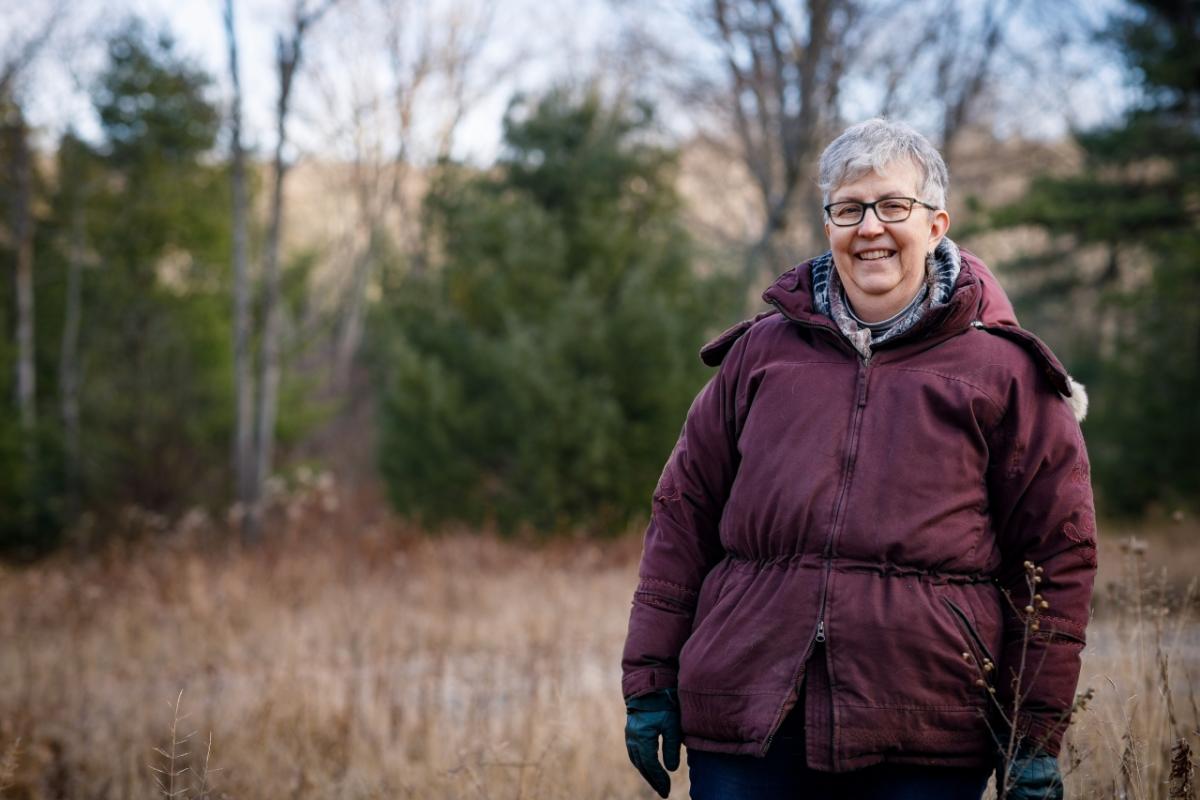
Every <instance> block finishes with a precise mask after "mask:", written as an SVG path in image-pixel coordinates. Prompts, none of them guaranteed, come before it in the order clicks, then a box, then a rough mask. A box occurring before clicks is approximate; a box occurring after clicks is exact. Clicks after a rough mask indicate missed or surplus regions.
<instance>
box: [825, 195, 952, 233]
mask: <svg viewBox="0 0 1200 800" xmlns="http://www.w3.org/2000/svg"><path fill="white" fill-rule="evenodd" d="M886 200H908V201H910V202H911V203H912V205H910V206H909V207H908V214H906V215H905V216H904V218H903V219H891V220H888V219H883V218H882V217H880V216H879V212H878V211H876V210H875V204H876V203H882V202H884V201H886ZM846 203H855V204H857V205H860V206H862V216H861V217H859V218H858V219H856V220H855V221H854V222H834V221H833V215H832V214H831V213H829V209H831V208H833V207H834V206H840V205H845V204H846ZM916 206H925V208H928V209H929V210H930V211H940V209H939V208H938V207H937V206H931V205H930V204H929V203H926V202H925V201H924V200H918V199H917V198H915V197H881V198H879V199H878V200H874V201H872V202H870V203H864V202H862V201H860V200H841V201H839V202H837V203H829V204H828V205H826V206H824V209H825V218H826V219H828V220H829V224H831V225H835V226H837V227H839V228H853V227H854V226H855V225H862V221H863V220H864V219H866V218H867V211H870V212H871V213H872V214H874V215H875V219H877V220H879V221H880V222H881V223H883V224H884V225H887V224H889V223H900V222H908V219H909V217H911V216H912V212H913V208H914V207H916Z"/></svg>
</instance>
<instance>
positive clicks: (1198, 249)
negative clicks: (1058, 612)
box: [993, 0, 1200, 514]
mask: <svg viewBox="0 0 1200 800" xmlns="http://www.w3.org/2000/svg"><path fill="white" fill-rule="evenodd" d="M1134 6H1135V8H1134V11H1133V13H1132V14H1131V15H1130V16H1127V17H1123V18H1120V19H1116V20H1114V22H1113V24H1112V26H1111V29H1110V34H1109V35H1110V38H1111V41H1112V42H1113V44H1114V45H1115V46H1117V47H1120V48H1122V50H1123V52H1124V53H1125V55H1126V58H1127V59H1128V62H1129V67H1130V69H1131V71H1132V73H1133V75H1134V76H1135V78H1136V80H1137V81H1138V83H1139V85H1140V89H1141V101H1140V103H1139V104H1138V106H1137V107H1136V108H1134V109H1133V110H1132V111H1131V112H1130V113H1129V114H1128V115H1127V117H1126V118H1125V119H1124V120H1123V121H1122V122H1121V124H1119V125H1116V126H1113V127H1110V128H1106V129H1102V130H1097V131H1092V132H1089V133H1087V134H1081V135H1080V136H1079V137H1078V139H1079V143H1080V145H1081V147H1082V148H1083V152H1084V155H1085V164H1084V168H1083V170H1082V171H1081V172H1080V173H1079V174H1077V175H1074V176H1071V177H1069V178H1041V179H1039V180H1037V181H1035V182H1034V184H1033V185H1032V187H1031V189H1030V190H1029V192H1028V194H1027V195H1026V197H1025V198H1023V199H1022V200H1021V201H1020V202H1019V203H1017V204H1014V205H1012V206H1009V207H1006V208H1003V209H999V210H997V211H995V212H994V213H993V221H994V223H995V224H996V225H998V226H1014V225H1031V226H1037V227H1041V228H1044V229H1046V230H1047V231H1049V232H1050V233H1051V234H1053V235H1054V244H1053V245H1052V247H1051V249H1050V250H1049V251H1048V252H1047V253H1044V254H1042V255H1041V256H1040V257H1035V258H1029V259H1026V260H1025V261H1023V262H1019V263H1015V264H1010V265H1007V266H1008V267H1009V268H1010V269H1016V270H1020V271H1023V272H1025V273H1026V274H1027V276H1028V277H1030V278H1032V279H1033V281H1032V283H1031V287H1032V290H1031V291H1028V292H1026V293H1025V295H1024V296H1022V297H1018V298H1017V301H1018V310H1019V311H1020V312H1021V314H1022V316H1032V317H1035V318H1038V319H1041V320H1043V321H1044V322H1045V323H1046V324H1049V325H1054V324H1055V323H1058V324H1059V325H1060V327H1061V328H1065V329H1066V330H1067V331H1069V333H1067V334H1066V335H1064V336H1062V337H1061V338H1062V342H1061V344H1062V345H1064V348H1063V349H1064V350H1065V351H1067V352H1068V353H1069V355H1070V358H1069V359H1068V360H1069V361H1070V362H1073V364H1074V365H1075V367H1076V370H1077V373H1078V375H1079V377H1080V378H1082V379H1084V380H1085V381H1087V382H1089V388H1090V391H1091V397H1092V407H1091V416H1090V418H1089V421H1088V422H1087V423H1086V426H1087V431H1088V440H1089V443H1090V447H1091V451H1092V459H1093V463H1094V467H1095V469H1094V473H1095V479H1096V484H1097V486H1098V488H1099V489H1100V499H1101V501H1102V502H1103V503H1104V505H1105V507H1106V508H1107V510H1108V511H1110V512H1112V513H1122V514H1133V513H1139V512H1143V511H1145V510H1146V509H1147V508H1149V507H1151V506H1154V505H1157V506H1160V507H1176V506H1177V505H1186V504H1191V505H1193V506H1194V505H1195V503H1196V502H1197V497H1198V494H1197V492H1198V490H1200V461H1198V460H1197V459H1196V453H1197V452H1198V451H1200V425H1198V424H1197V421H1196V407H1197V398H1200V226H1198V224H1197V223H1198V222H1200V48H1197V47H1196V43H1197V42H1198V41H1200V2H1196V0H1140V2H1137V3H1135V4H1134ZM1088 260H1091V261H1093V262H1095V261H1097V260H1098V261H1099V268H1096V267H1095V265H1093V268H1092V269H1090V270H1089V269H1086V268H1085V267H1084V264H1085V263H1086V262H1087V261H1088Z"/></svg>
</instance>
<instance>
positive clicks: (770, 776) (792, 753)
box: [687, 707, 991, 800]
mask: <svg viewBox="0 0 1200 800" xmlns="http://www.w3.org/2000/svg"><path fill="white" fill-rule="evenodd" d="M801 708H802V707H801ZM796 716H797V715H796V714H791V715H789V717H788V719H787V720H785V721H784V724H783V725H782V726H780V729H779V731H778V732H777V733H776V735H775V740H774V742H773V743H772V745H771V749H770V750H768V751H767V755H766V756H765V757H764V758H756V757H754V756H737V755H728V754H726V753H706V752H704V751H701V750H691V749H689V750H688V751H687V763H688V775H689V777H690V778H691V782H692V792H691V796H692V800H826V799H828V800H834V799H835V798H836V800H844V799H848V798H853V800H979V798H980V797H981V796H982V795H983V790H984V787H986V786H987V782H988V776H989V775H991V770H990V769H988V768H984V767H974V768H964V767H924V766H916V765H908V764H879V765H877V766H874V767H867V768H866V769H861V770H856V771H854V772H845V773H839V774H830V773H827V772H817V771H815V770H810V769H808V767H807V766H805V761H804V726H803V724H802V723H798V722H797V720H796V719H794V718H795V717H796ZM800 719H802V717H800Z"/></svg>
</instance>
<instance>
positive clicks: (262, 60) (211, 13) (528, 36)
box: [0, 0, 620, 163]
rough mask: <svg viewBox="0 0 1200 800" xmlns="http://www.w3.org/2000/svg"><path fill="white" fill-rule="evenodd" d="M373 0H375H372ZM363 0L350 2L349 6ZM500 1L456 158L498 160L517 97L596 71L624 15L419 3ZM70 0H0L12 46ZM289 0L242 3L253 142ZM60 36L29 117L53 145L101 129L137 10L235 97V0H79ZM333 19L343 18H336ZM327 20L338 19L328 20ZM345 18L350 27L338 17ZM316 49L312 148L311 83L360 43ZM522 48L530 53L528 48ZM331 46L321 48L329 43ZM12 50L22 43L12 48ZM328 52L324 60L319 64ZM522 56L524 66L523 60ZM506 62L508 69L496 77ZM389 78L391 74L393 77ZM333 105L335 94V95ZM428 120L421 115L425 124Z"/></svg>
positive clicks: (585, 1) (602, 9)
mask: <svg viewBox="0 0 1200 800" xmlns="http://www.w3.org/2000/svg"><path fill="white" fill-rule="evenodd" d="M368 2H369V0H368ZM356 3H357V4H359V5H364V3H362V0H349V2H347V0H342V6H341V8H339V11H343V10H345V9H347V8H350V7H352V6H353V5H355V4H356ZM489 3H490V4H491V6H492V7H493V13H492V17H491V25H490V31H491V33H490V35H489V37H488V40H487V41H488V44H487V47H486V48H485V49H484V52H483V53H482V55H481V62H480V67H479V72H480V76H479V78H478V80H479V82H480V83H481V86H480V88H479V91H478V93H479V97H478V98H477V100H476V101H475V102H474V103H473V104H472V106H471V108H470V111H469V113H468V114H467V116H466V117H464V119H463V120H462V121H461V123H460V125H459V126H458V127H457V129H456V136H455V145H454V149H453V155H455V156H457V157H459V158H465V159H469V160H473V161H477V162H480V163H487V162H489V161H491V160H492V159H493V158H494V156H495V154H496V151H497V149H498V147H499V143H500V137H501V125H500V122H501V118H502V116H503V113H504V110H505V108H506V106H507V103H508V101H509V98H510V97H511V96H512V95H513V93H514V92H517V91H521V90H524V91H536V90H538V89H539V88H542V87H545V86H546V85H549V84H550V83H552V82H554V81H556V80H561V79H562V78H564V77H569V76H572V75H578V76H581V75H585V74H587V72H588V70H589V69H590V68H591V65H593V64H594V63H595V60H596V58H597V57H598V54H599V53H601V52H603V51H604V50H605V48H607V47H610V46H612V44H613V42H614V40H615V39H616V37H617V34H618V29H619V24H620V20H619V18H618V14H617V13H616V12H615V11H614V10H613V8H612V6H610V4H609V3H608V2H606V0H575V2H573V3H571V4H563V3H544V2H537V0H416V4H417V5H419V6H420V8H419V11H418V12H417V13H433V12H434V11H436V10H437V8H436V7H438V6H441V7H442V8H443V10H444V9H447V8H449V7H450V6H451V5H453V4H457V5H459V6H463V5H466V6H471V7H484V6H486V5H488V4H489ZM60 5H63V4H62V3H60V2H59V1H58V0H32V2H31V1H30V0H0V12H2V14H0V17H2V18H0V43H3V44H4V45H10V43H11V42H12V41H14V40H15V39H18V38H25V37H27V36H28V34H29V32H30V31H32V30H37V29H39V28H40V26H41V25H42V23H43V21H44V20H45V19H46V18H47V16H48V15H49V14H51V13H53V10H54V9H55V8H56V7H58V6H60ZM288 6H289V4H288V3H287V2H284V0H237V4H236V11H235V13H236V15H237V27H238V36H239V47H240V51H241V53H240V59H241V74H242V85H243V92H244V95H245V100H244V115H245V119H246V128H247V131H248V136H247V139H248V141H249V142H251V143H257V144H258V145H259V149H260V150H261V149H266V148H269V147H270V146H271V144H272V143H273V141H274V133H273V130H274V104H275V98H276V95H277V83H276V81H277V78H276V73H275V66H274V63H273V62H274V40H275V36H276V34H277V32H278V31H281V30H284V29H286V26H287V24H288V17H287V9H288ZM65 7H66V8H67V11H66V12H65V13H64V14H63V16H62V17H61V18H60V21H59V25H58V27H57V28H56V32H57V35H56V37H55V40H54V42H53V44H52V46H51V47H49V48H47V50H46V51H45V52H44V53H43V57H42V58H40V59H39V61H38V63H37V66H36V69H35V71H34V72H33V73H32V74H31V75H30V79H29V80H28V81H27V85H28V87H29V90H28V91H26V93H25V94H26V98H27V101H26V102H27V114H28V116H29V118H30V120H31V121H32V122H33V123H34V125H35V126H36V127H38V128H39V129H40V133H41V139H42V141H43V142H44V143H46V144H49V143H51V142H53V141H54V140H55V139H57V137H58V136H59V135H60V134H61V133H62V131H63V130H65V129H66V128H67V126H68V125H70V126H73V127H74V128H75V129H76V130H77V131H79V132H80V133H81V134H82V135H84V136H85V137H94V136H95V135H96V134H97V132H98V128H97V126H96V123H95V120H94V117H93V115H92V112H91V106H90V102H89V100H88V97H87V93H86V87H87V85H88V83H89V80H90V76H92V75H94V74H96V72H97V71H98V69H99V67H100V65H101V64H102V61H103V52H102V47H101V46H100V44H99V40H100V39H102V38H103V35H104V34H105V33H106V32H107V31H109V30H112V29H114V28H116V27H117V26H118V25H119V23H120V22H121V21H122V20H123V19H124V18H125V17H127V16H128V15H136V16H139V17H141V18H143V19H145V20H146V21H148V22H149V24H150V27H151V28H152V29H155V30H157V29H166V30H169V31H170V32H171V33H173V34H174V36H175V38H176V40H177V43H178V44H177V46H178V49H179V50H181V51H182V52H183V53H185V54H187V55H188V56H190V57H192V58H194V59H195V60H196V61H197V62H198V63H200V64H202V65H203V66H204V67H205V68H206V70H207V71H208V72H210V73H211V74H212V75H214V76H215V77H216V78H217V86H216V92H215V97H216V99H219V100H220V101H222V102H225V101H226V99H227V98H228V96H229V82H228V60H227V59H228V51H227V43H226V40H225V32H224V27H223V19H222V9H223V0H111V1H110V2H100V1H99V0H75V2H72V3H69V4H66V6H65ZM325 19H326V20H329V19H331V17H326V18H325ZM320 24H321V25H326V27H327V28H328V27H329V25H327V24H326V23H325V21H324V20H323V21H322V22H321V23H320ZM332 24H333V26H334V27H342V26H341V25H340V24H339V23H337V22H334V23H332ZM311 38H312V42H313V44H312V47H311V49H310V51H309V54H308V56H307V60H308V69H307V70H306V71H305V74H304V75H303V76H302V77H301V79H300V80H301V83H300V85H299V87H298V89H297V92H296V94H297V96H298V97H301V99H300V100H299V102H298V103H297V107H296V111H295V116H294V118H293V123H292V124H293V127H294V130H293V132H292V137H293V138H294V139H295V140H297V142H298V143H299V145H300V147H302V148H304V149H316V150H322V149H325V148H326V147H327V146H328V142H327V141H326V140H325V137H326V134H327V133H328V131H327V130H325V128H326V127H327V126H325V125H323V124H322V120H321V119H320V118H321V117H322V116H323V115H324V114H325V113H326V108H325V107H323V105H322V103H320V102H317V103H314V102H309V103H305V101H304V99H303V96H304V95H305V90H304V89H303V88H301V87H303V86H304V83H303V82H304V81H313V80H317V79H318V78H317V77H316V76H315V73H316V72H318V71H320V72H321V73H322V75H321V76H320V78H319V80H321V81H328V82H330V83H332V84H336V82H337V81H338V80H339V79H340V76H339V75H338V74H337V73H338V68H339V64H338V58H339V53H347V52H349V54H350V55H351V56H353V52H352V51H353V46H354V43H353V42H347V41H337V40H336V38H337V35H336V33H335V32H332V31H329V30H325V31H322V30H320V28H319V26H315V27H314V29H313V34H312V36H311ZM518 48H519V52H518ZM318 51H320V52H318ZM4 52H6V53H7V52H11V49H10V48H9V47H6V48H5V50H4ZM320 55H326V56H327V57H326V58H323V59H321V63H314V62H316V61H317V60H318V58H319V57H320ZM517 60H519V63H518V64H517V66H515V67H514V66H513V63H512V62H514V61H517ZM489 64H494V65H496V66H495V69H496V71H497V73H500V72H501V71H502V74H498V76H497V77H496V78H494V79H493V78H492V77H491V76H489V75H488V74H487V70H488V69H489ZM384 77H385V76H384V75H383V74H380V75H379V79H380V81H381V82H382V81H383V79H384ZM323 102H326V103H327V102H328V100H324V101H323ZM418 124H419V123H418Z"/></svg>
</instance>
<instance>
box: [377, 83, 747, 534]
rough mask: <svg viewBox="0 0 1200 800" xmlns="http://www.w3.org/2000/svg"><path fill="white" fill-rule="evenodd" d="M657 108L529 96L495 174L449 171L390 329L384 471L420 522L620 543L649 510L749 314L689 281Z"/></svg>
mask: <svg viewBox="0 0 1200 800" xmlns="http://www.w3.org/2000/svg"><path fill="white" fill-rule="evenodd" d="M651 123H652V114H651V111H650V109H649V107H647V106H641V105H639V106H635V107H626V106H622V105H609V104H606V103H605V102H603V101H602V100H601V99H600V98H599V96H598V95H597V94H595V93H587V94H584V95H583V96H579V95H578V94H573V93H571V92H569V91H561V90H560V91H555V92H551V93H549V94H548V95H546V96H545V97H543V98H542V99H540V100H536V101H534V100H529V99H521V98H518V99H517V100H515V101H514V102H513V104H512V105H511V106H510V109H509V112H508V114H507V115H506V118H505V128H504V130H505V142H506V149H505V153H504V156H503V157H502V158H501V160H500V163H499V164H498V165H497V166H496V168H495V169H494V170H492V171H490V172H488V173H486V174H478V173H475V172H473V171H472V170H470V169H467V168H465V167H462V166H458V165H454V164H445V165H443V166H442V168H441V169H440V170H439V172H438V174H437V176H436V178H435V180H434V182H433V185H432V187H431V190H430V192H429V196H428V199H427V202H426V205H425V216H426V230H427V232H428V238H429V242H430V245H429V247H430V253H429V255H428V259H427V260H428V262H429V263H430V264H431V266H430V267H429V268H426V269H423V270H419V271H415V270H414V271H411V272H409V273H408V274H405V275H404V276H403V277H402V278H400V279H399V280H397V281H395V282H393V284H392V285H390V286H389V287H388V292H387V295H386V297H385V302H384V303H383V304H381V309H380V313H379V314H377V315H376V318H375V320H374V325H373V334H374V335H373V337H372V338H373V342H374V348H373V349H374V353H375V363H376V365H377V374H378V375H379V377H380V381H381V389H382V404H381V406H382V407H381V415H382V424H381V428H382V441H381V451H380V463H381V466H382V471H383V474H384V477H385V479H386V481H387V484H388V487H389V489H390V492H391V496H392V498H393V500H394V502H395V504H396V506H397V507H398V508H399V509H400V510H401V511H403V512H406V513H409V514H412V515H414V516H416V517H418V518H421V519H423V520H425V521H427V522H437V521H442V520H447V519H459V520H466V521H470V522H480V521H484V520H491V521H495V522H498V523H499V524H500V525H502V526H504V527H506V528H507V527H512V526H514V525H517V524H522V523H527V524H530V525H531V526H533V527H535V528H537V529H541V530H554V529H559V528H562V527H563V526H567V525H582V526H587V527H590V528H592V529H594V530H600V529H605V530H615V529H617V528H618V527H620V526H621V525H623V524H624V523H625V522H626V521H627V520H628V519H629V518H630V517H631V515H633V514H636V513H637V512H639V511H641V510H644V509H646V508H647V504H648V502H649V500H648V498H649V494H650V492H651V490H652V488H653V486H654V482H655V479H656V477H657V475H658V471H659V470H660V469H661V466H662V463H663V462H664V461H665V459H666V457H667V455H668V454H669V452H670V449H671V446H672V444H673V442H674V440H675V437H676V436H677V434H678V430H679V426H680V424H681V423H682V420H683V415H684V413H685V412H686V410H687V406H688V403H689V401H690V399H691V397H692V395H693V394H694V393H695V392H696V390H697V389H698V388H699V386H700V384H701V383H702V382H703V381H704V380H705V378H706V377H707V371H706V370H705V368H704V367H702V366H701V365H700V363H699V360H698V358H697V356H696V352H697V349H698V347H699V345H700V344H702V342H703V340H704V336H705V332H706V331H709V330H711V329H712V328H713V327H714V326H715V325H719V324H720V323H722V322H727V315H728V313H733V311H734V309H735V308H736V306H737V300H738V298H737V297H736V293H735V292H734V291H731V290H730V289H731V287H730V286H729V285H728V284H727V283H726V282H724V281H720V280H716V279H713V278H702V277H699V276H697V275H695V274H694V273H693V271H692V269H691V265H690V258H691V253H692V245H691V243H690V241H689V239H688V237H687V235H686V233H685V232H684V230H683V228H682V226H681V224H680V219H679V211H680V208H679V199H678V197H677V195H676V193H675V190H674V188H673V187H674V174H675V173H674V170H675V162H674V157H673V155H672V153H670V152H669V151H667V150H664V149H662V148H660V147H656V146H654V145H653V144H651V143H650V141H649V137H648V134H649V130H650V126H651Z"/></svg>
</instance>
